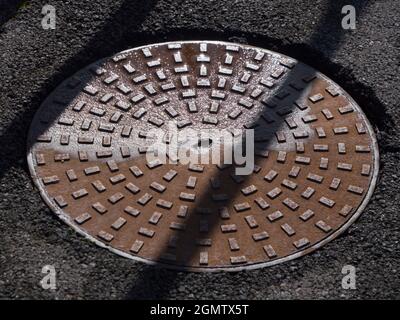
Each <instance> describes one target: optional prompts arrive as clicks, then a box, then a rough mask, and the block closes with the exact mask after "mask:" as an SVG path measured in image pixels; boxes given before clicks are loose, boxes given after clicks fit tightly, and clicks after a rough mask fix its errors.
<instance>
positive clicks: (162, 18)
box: [0, 0, 400, 299]
mask: <svg viewBox="0 0 400 320" xmlns="http://www.w3.org/2000/svg"><path fill="white" fill-rule="evenodd" d="M45 4H51V5H53V6H54V7H55V8H56V14H57V21H56V29H55V30H44V29H43V28H42V27H41V19H42V15H41V9H42V7H43V5H45ZM345 4H352V5H354V6H355V8H356V11H357V24H356V29H355V30H343V29H342V28H341V19H342V17H343V15H342V14H341V8H342V6H343V5H345ZM0 23H1V26H0V298H19V299H24V298H35V299H45V298H47V299H122V298H133V299H139V298H165V299H207V298H211V299H214V298H220V299H228V298H233V299H245V298H249V299H299V298H302V299H318V298H319V299H334V298H339V299H347V298H353V299H366V298H376V299H383V298H391V299H394V298H397V299H399V298H400V293H399V288H400V263H399V261H400V258H399V254H400V243H399V241H400V237H399V236H400V215H399V200H400V194H399V192H398V190H399V187H400V182H399V179H400V161H399V160H400V144H399V142H400V133H399V116H400V111H399V107H400V106H399V101H400V81H399V76H398V74H399V71H400V70H399V69H400V67H399V65H400V64H399V46H400V38H399V26H400V7H399V5H398V1H396V0H385V1H351V0H347V1H337V0H335V1H333V0H332V1H326V0H324V1H322V0H316V1H296V2H294V1H290V0H285V1H276V0H273V1H272V0H271V1H266V0H254V1H248V0H229V1H225V0H215V1H207V0H203V1H194V0H192V1H185V0H175V1H172V0H169V1H168V0H159V1H153V0H142V1H131V0H130V1H128V0H125V1H124V0H103V1H98V2H94V1H83V0H80V1H76V0H69V1H62V0H57V1H56V0H51V1H50V0H48V1H27V2H21V1H0ZM184 39H188V40H189V39H208V40H227V41H234V42H240V43H248V44H252V45H256V46H260V47H263V48H266V49H271V50H275V51H278V52H281V53H284V54H287V55H289V56H292V57H294V58H297V59H299V60H301V61H303V62H306V63H308V64H309V65H311V66H312V67H314V68H316V69H318V70H320V71H321V72H323V73H325V74H326V75H327V76H328V77H330V78H332V79H333V80H335V81H336V82H337V83H338V84H339V85H341V86H342V87H343V88H344V89H345V90H347V91H348V92H349V93H350V95H352V97H353V98H354V99H355V100H356V101H357V102H358V103H359V105H360V106H361V107H362V108H363V110H364V111H365V113H366V114H367V116H368V117H369V120H370V121H371V122H372V124H373V126H374V129H375V130H376V133H377V137H378V140H379V146H380V153H381V170H380V177H379V181H378V185H377V188H376V191H375V193H374V196H373V197H372V199H371V201H370V203H369V205H368V206H367V208H366V210H365V211H364V213H363V214H362V215H361V217H360V219H358V220H357V221H356V223H354V224H353V225H352V226H351V227H350V228H349V229H348V230H347V231H346V232H345V233H344V234H343V235H342V236H340V237H339V238H337V239H335V240H334V241H332V242H330V243H328V244H327V245H325V246H324V247H323V248H322V249H320V250H318V251H315V252H314V253H312V254H309V255H307V256H304V257H302V258H300V259H297V260H294V261H291V262H288V263H284V264H280V265H277V266H274V267H270V268H265V269H259V270H254V271H243V272H236V273H212V274H210V273H201V274H199V273H185V272H175V271H169V270H164V269H156V268H150V267H148V266H146V265H143V264H141V263H137V262H133V261H131V260H128V259H125V258H122V257H119V256H117V255H115V254H113V253H111V252H109V251H107V250H104V249H101V248H99V247H97V246H96V245H95V244H93V243H91V242H89V241H87V240H85V239H83V237H81V236H79V235H77V234H76V233H75V232H74V231H73V230H72V229H71V228H70V227H68V226H67V225H66V224H64V223H63V222H61V221H60V220H59V219H58V218H56V217H55V215H54V214H52V212H51V211H50V210H49V209H48V208H47V207H46V205H45V204H44V202H43V201H42V200H41V198H40V196H39V192H38V191H37V190H36V188H34V187H33V183H32V181H31V179H30V176H29V172H28V168H27V164H26V159H25V158H26V157H25V153H26V137H27V131H28V128H29V124H30V122H31V120H32V117H33V115H34V113H35V111H36V110H37V109H38V107H39V106H40V104H41V102H42V101H43V100H44V98H45V97H46V96H47V95H48V94H49V93H50V92H51V91H52V90H53V89H54V88H56V87H57V85H58V84H59V83H60V82H61V81H62V80H63V79H65V78H67V77H69V76H71V75H72V74H73V73H75V72H76V71H78V70H79V69H81V68H82V67H84V66H85V65H87V64H89V63H91V62H93V61H95V60H98V59H100V58H102V57H105V56H109V55H111V54H113V53H116V52H119V51H121V50H124V49H127V48H132V47H136V46H139V45H142V44H149V43H154V42H160V41H166V40H184ZM45 265H54V266H55V268H56V271H57V289H56V290H44V289H43V288H42V287H41V286H40V285H39V281H40V280H41V279H42V277H43V276H44V274H42V273H41V271H42V267H43V266H45ZM345 265H353V266H354V267H355V268H356V275H357V278H356V289H355V290H344V289H342V286H341V280H342V277H343V275H342V274H341V270H342V267H343V266H345Z"/></svg>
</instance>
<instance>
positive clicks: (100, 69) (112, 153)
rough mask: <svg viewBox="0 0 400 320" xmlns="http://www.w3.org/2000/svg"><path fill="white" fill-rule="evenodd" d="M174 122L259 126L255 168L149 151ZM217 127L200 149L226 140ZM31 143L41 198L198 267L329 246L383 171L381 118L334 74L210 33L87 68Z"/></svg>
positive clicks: (108, 236)
mask: <svg viewBox="0 0 400 320" xmlns="http://www.w3.org/2000/svg"><path fill="white" fill-rule="evenodd" d="M171 123H175V124H176V126H177V131H175V133H174V134H176V135H179V133H180V132H183V130H185V129H188V128H191V129H193V130H200V129H202V130H203V131H206V130H207V129H214V130H215V129H221V130H222V129H228V131H229V132H230V133H231V135H233V136H234V135H236V134H237V132H238V131H237V130H238V129H239V130H254V144H255V151H254V154H255V159H254V161H255V166H254V168H253V170H252V173H251V174H249V175H239V174H237V172H236V167H235V166H234V165H224V164H221V163H219V164H215V163H214V164H207V163H200V164H195V163H183V161H181V162H180V160H181V158H180V156H178V157H175V158H174V157H171V155H170V154H168V157H167V158H166V159H167V161H164V162H163V161H158V160H149V158H148V157H147V155H148V154H149V153H151V152H153V154H154V152H155V151H156V150H155V148H154V146H153V147H151V145H152V144H151V142H152V141H154V140H156V139H157V138H160V137H162V139H159V140H162V143H164V145H168V144H169V143H170V142H171V139H172V138H171V137H172V136H173V135H174V134H171V132H170V131H168V130H167V129H168V128H169V127H170V124H171ZM151 129H161V130H162V131H161V132H159V133H158V134H156V136H154V135H151V134H150V131H151ZM195 132H196V131H195ZM235 132H236V133H235ZM157 135H158V136H157ZM210 137H211V138H201V139H202V140H201V139H200V140H199V143H198V144H195V145H194V146H193V149H196V150H197V151H196V152H200V153H201V152H203V151H201V150H203V149H207V150H208V151H210V150H213V149H218V148H220V147H221V145H223V144H221V145H220V144H219V143H218V141H215V139H213V136H212V135H211V136H210ZM152 139H153V140H152ZM179 139H180V138H179ZM179 139H178V140H179ZM203 140H206V141H203ZM182 141H187V140H182V139H180V140H179V143H182ZM249 141H251V140H249ZM204 142H205V143H204ZM28 147H29V151H28V163H29V167H30V170H31V173H32V176H33V178H34V181H35V183H36V184H37V186H38V187H39V189H40V191H41V194H42V197H43V199H44V200H45V201H46V203H47V204H48V205H49V206H50V207H51V208H52V210H53V211H54V212H56V213H57V215H58V216H59V217H61V218H62V219H63V220H64V221H65V222H67V223H68V224H69V225H71V226H73V227H74V229H75V230H77V231H79V232H80V233H82V234H84V235H85V236H87V237H88V238H90V239H91V240H93V241H95V242H96V243H97V244H99V245H101V246H105V247H107V248H110V249H111V250H113V251H114V252H116V253H118V254H121V255H123V256H127V257H130V258H133V259H137V260H140V261H145V262H148V263H161V264H164V265H167V266H170V267H175V268H180V269H189V270H202V271H204V270H221V269H224V270H238V269H241V268H257V267H262V266H268V265H272V264H276V263H279V262H283V261H286V260H289V259H293V258H296V257H299V256H301V255H303V254H306V253H308V252H310V251H312V250H315V249H317V248H319V247H320V246H321V245H323V244H324V243H326V242H328V241H330V240H332V239H333V238H334V237H336V236H337V235H338V234H339V233H340V232H342V231H343V230H344V229H346V228H347V227H348V226H349V225H350V224H351V223H352V222H353V221H354V220H355V219H356V218H357V217H358V216H359V215H360V213H361V211H362V210H363V208H364V207H365V205H366V203H367V202H368V200H369V198H370V196H371V193H372V191H373V188H374V185H375V182H376V177H377V171H378V150H377V144H376V140H375V137H374V133H373V131H372V129H371V126H370V124H369V122H368V120H367V119H366V117H365V115H364V114H363V112H362V111H361V109H360V107H359V106H358V105H357V104H356V103H355V102H354V101H353V100H352V98H351V97H350V96H349V95H348V94H347V93H346V92H344V90H342V89H341V88H340V87H339V86H338V85H337V84H335V83H334V82H333V81H331V80H330V79H328V78H327V77H325V76H324V75H322V74H320V73H319V72H317V71H316V70H314V69H312V68H310V67H309V66H306V65H304V64H302V63H300V62H298V61H296V60H294V59H292V58H289V57H286V56H283V55H281V54H278V53H275V52H272V51H268V50H264V49H260V48H255V47H251V46H244V45H237V44H232V43H223V42H212V41H205V42H199V41H190V42H171V43H163V44H155V45H149V46H145V47H141V48H136V49H132V50H128V51H125V52H122V53H120V54H117V55H115V56H113V57H112V58H110V59H105V60H102V61H99V62H96V63H95V64H92V65H90V66H89V67H87V68H85V69H83V70H81V71H79V72H78V73H77V74H75V75H74V76H73V77H72V78H70V79H68V80H66V81H65V82H63V83H62V84H61V85H60V86H59V87H58V88H57V89H56V90H55V91H54V92H53V93H52V94H51V95H50V96H49V97H48V98H47V99H46V101H45V102H44V103H43V105H42V106H41V108H40V109H39V111H38V112H37V114H36V116H35V118H34V121H33V124H32V127H31V130H30V134H29V142H28ZM199 150H200V151H199ZM177 159H178V163H173V160H177Z"/></svg>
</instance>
